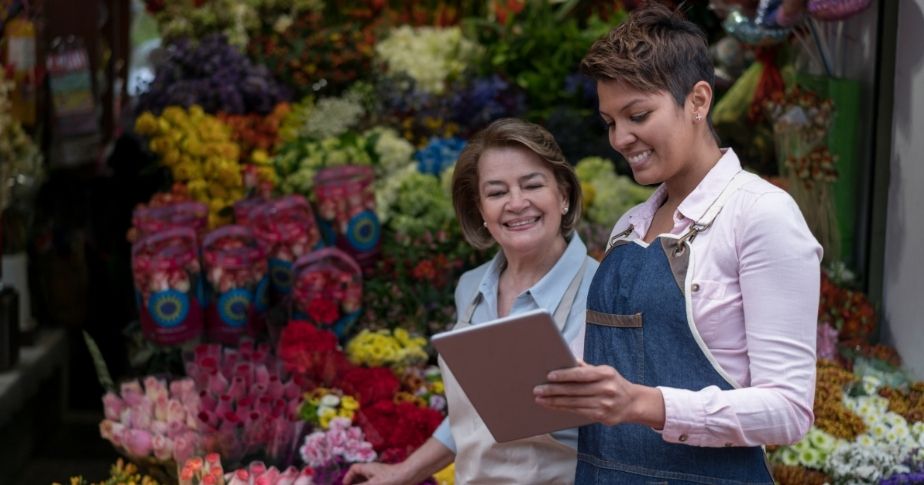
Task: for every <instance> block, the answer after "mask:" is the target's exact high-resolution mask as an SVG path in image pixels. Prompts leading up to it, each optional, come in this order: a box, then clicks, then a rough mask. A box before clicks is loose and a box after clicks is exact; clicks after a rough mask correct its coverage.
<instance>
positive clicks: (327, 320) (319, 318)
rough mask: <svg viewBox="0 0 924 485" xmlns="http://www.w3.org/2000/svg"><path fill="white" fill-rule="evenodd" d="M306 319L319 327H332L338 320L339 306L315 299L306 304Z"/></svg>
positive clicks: (324, 299)
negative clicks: (316, 323) (318, 324)
mask: <svg viewBox="0 0 924 485" xmlns="http://www.w3.org/2000/svg"><path fill="white" fill-rule="evenodd" d="M308 318H311V320H312V321H314V322H318V323H320V324H321V325H332V324H333V323H334V322H336V321H337V319H338V318H340V308H339V305H338V304H337V303H336V302H334V301H333V300H328V299H326V298H315V299H313V300H311V301H310V302H308Z"/></svg>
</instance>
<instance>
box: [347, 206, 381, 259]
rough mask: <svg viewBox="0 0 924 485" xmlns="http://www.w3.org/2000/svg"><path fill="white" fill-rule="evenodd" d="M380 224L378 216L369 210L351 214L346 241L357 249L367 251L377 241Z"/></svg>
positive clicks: (373, 246) (379, 233)
mask: <svg viewBox="0 0 924 485" xmlns="http://www.w3.org/2000/svg"><path fill="white" fill-rule="evenodd" d="M381 235H382V226H381V224H379V218H378V217H377V216H376V215H375V213H374V212H372V211H371V210H365V211H362V212H360V213H359V214H356V215H355V216H353V218H352V219H350V224H349V225H348V226H347V233H346V238H347V241H348V242H349V243H350V246H352V247H353V248H354V249H356V250H357V251H369V250H371V249H373V248H375V246H376V244H378V243H379V237H381Z"/></svg>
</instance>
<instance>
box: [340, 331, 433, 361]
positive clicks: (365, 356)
mask: <svg viewBox="0 0 924 485" xmlns="http://www.w3.org/2000/svg"><path fill="white" fill-rule="evenodd" d="M426 345H427V340H426V339H425V338H423V337H411V335H410V334H409V333H408V331H407V330H405V329H403V328H396V329H394V330H392V331H388V330H384V329H382V330H369V329H363V330H362V331H360V332H359V334H357V335H356V336H354V337H353V338H352V339H350V341H349V343H347V346H346V353H347V357H348V358H349V359H350V362H352V363H354V364H356V365H365V366H368V367H391V368H394V369H396V370H397V369H404V368H407V367H410V366H414V365H418V364H421V363H425V362H426V361H427V359H428V358H429V355H428V354H427V351H426Z"/></svg>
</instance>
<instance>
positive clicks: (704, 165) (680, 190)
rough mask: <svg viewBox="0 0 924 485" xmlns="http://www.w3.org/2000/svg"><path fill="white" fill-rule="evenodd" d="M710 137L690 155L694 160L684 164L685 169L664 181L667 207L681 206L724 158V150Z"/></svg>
mask: <svg viewBox="0 0 924 485" xmlns="http://www.w3.org/2000/svg"><path fill="white" fill-rule="evenodd" d="M708 136H709V138H708V140H704V141H702V142H701V143H699V144H698V146H696V147H694V150H693V151H692V153H691V155H690V156H691V157H692V160H690V161H688V162H687V163H685V164H684V169H683V170H681V171H680V172H678V173H676V174H675V175H674V176H673V177H671V178H670V179H668V180H665V181H664V185H665V186H666V187H667V200H665V201H664V205H665V206H668V207H672V208H673V209H676V208H677V207H678V206H680V203H681V202H683V200H684V199H686V198H687V196H688V195H690V193H691V192H693V189H695V188H696V187H697V186H698V185H699V183H700V182H702V181H703V179H704V178H706V174H708V173H709V171H710V170H712V167H715V165H716V163H718V162H719V159H720V158H722V150H720V149H719V146H718V144H716V142H715V139H714V138H712V135H711V134H710V135H708Z"/></svg>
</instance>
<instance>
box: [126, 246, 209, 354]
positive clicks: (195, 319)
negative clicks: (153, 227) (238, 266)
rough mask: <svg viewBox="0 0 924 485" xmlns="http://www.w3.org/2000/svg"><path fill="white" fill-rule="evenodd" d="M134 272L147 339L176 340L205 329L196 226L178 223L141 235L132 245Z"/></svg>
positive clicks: (186, 339) (163, 343) (179, 341)
mask: <svg viewBox="0 0 924 485" xmlns="http://www.w3.org/2000/svg"><path fill="white" fill-rule="evenodd" d="M132 273H133V276H134V281H135V294H136V298H137V304H138V313H139V314H140V317H141V329H142V332H143V334H144V336H145V338H147V339H148V340H151V341H152V342H154V343H157V344H160V345H173V344H179V343H182V342H186V341H189V340H193V339H196V338H198V337H199V336H200V335H201V334H202V327H203V325H202V323H203V322H202V307H201V305H202V303H201V302H202V300H203V295H202V293H203V286H202V278H201V276H202V275H201V271H200V266H199V252H198V246H197V243H196V233H195V231H193V230H192V229H190V228H174V229H168V230H166V231H163V232H160V233H157V234H153V235H150V236H147V237H144V238H142V239H141V240H139V241H138V242H136V243H135V244H134V245H133V246H132Z"/></svg>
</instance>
